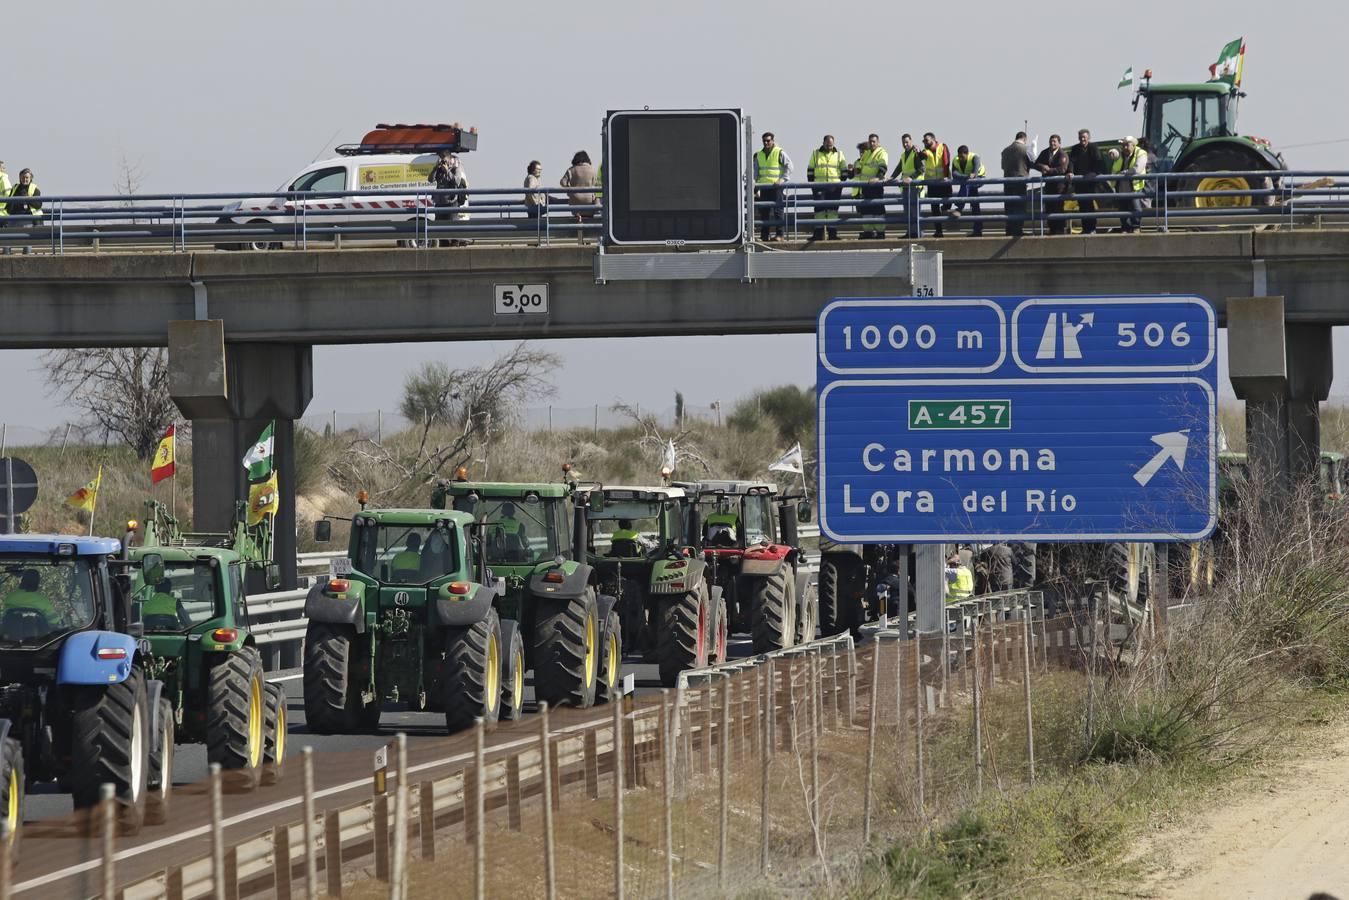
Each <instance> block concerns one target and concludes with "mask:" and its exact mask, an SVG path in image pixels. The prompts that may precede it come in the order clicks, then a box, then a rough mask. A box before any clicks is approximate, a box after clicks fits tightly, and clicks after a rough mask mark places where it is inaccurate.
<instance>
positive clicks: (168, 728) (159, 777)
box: [145, 697, 176, 825]
mask: <svg viewBox="0 0 1349 900" xmlns="http://www.w3.org/2000/svg"><path fill="white" fill-rule="evenodd" d="M175 736H176V735H175V725H174V721H173V704H172V703H170V702H169V701H168V700H166V699H165V698H163V697H160V698H159V734H158V735H156V736H155V737H157V738H158V740H157V741H156V742H155V743H156V744H157V746H156V747H155V748H154V749H153V750H151V751H150V773H149V775H148V776H147V778H146V787H147V788H149V794H148V796H147V797H146V798H145V824H146V825H163V824H164V823H165V822H166V821H168V818H169V794H170V792H171V791H172V790H173V742H174V740H175Z"/></svg>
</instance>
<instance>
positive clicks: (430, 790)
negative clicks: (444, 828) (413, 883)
mask: <svg viewBox="0 0 1349 900" xmlns="http://www.w3.org/2000/svg"><path fill="white" fill-rule="evenodd" d="M516 814H517V816H518V815H519V807H516ZM417 820H418V825H417V837H418V838H419V841H420V843H421V848H422V859H423V860H432V859H435V858H436V788H435V783H434V782H431V781H423V782H422V784H421V789H420V790H419V791H418V792H417ZM517 830H518V825H517Z"/></svg>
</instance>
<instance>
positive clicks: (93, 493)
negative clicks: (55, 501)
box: [66, 466, 103, 513]
mask: <svg viewBox="0 0 1349 900" xmlns="http://www.w3.org/2000/svg"><path fill="white" fill-rule="evenodd" d="M102 484H103V467H102V466H99V467H98V474H97V475H95V476H94V480H93V481H91V482H89V483H88V484H86V485H85V486H84V487H82V488H80V489H79V490H78V491H76V492H75V493H73V494H71V495H70V496H69V497H67V498H66V505H67V506H73V507H75V508H76V509H85V510H88V511H89V512H90V513H93V511H94V508H95V507H96V506H98V489H99V486H100V485H102Z"/></svg>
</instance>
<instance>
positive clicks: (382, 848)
mask: <svg viewBox="0 0 1349 900" xmlns="http://www.w3.org/2000/svg"><path fill="white" fill-rule="evenodd" d="M370 811H371V813H372V814H373V819H374V821H373V822H372V823H371V825H372V830H373V832H374V841H375V848H374V849H375V878H376V880H378V881H383V882H384V883H386V884H388V883H390V879H389V795H388V794H376V795H375V796H374V799H373V801H372V808H371V810H370ZM394 893H395V891H393V890H392V889H391V890H390V894H394Z"/></svg>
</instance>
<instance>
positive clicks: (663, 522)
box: [586, 486, 728, 687]
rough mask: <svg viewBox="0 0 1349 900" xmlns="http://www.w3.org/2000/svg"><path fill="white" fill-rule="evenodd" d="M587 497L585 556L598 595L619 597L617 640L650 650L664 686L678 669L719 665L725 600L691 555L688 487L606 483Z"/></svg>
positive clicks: (674, 679) (693, 551)
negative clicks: (619, 634)
mask: <svg viewBox="0 0 1349 900" xmlns="http://www.w3.org/2000/svg"><path fill="white" fill-rule="evenodd" d="M590 497H591V500H590V508H589V510H588V511H587V519H588V520H589V530H590V532H591V542H590V546H589V547H588V548H587V553H586V561H587V562H588V563H589V564H590V565H591V566H592V567H593V568H594V570H595V572H596V574H597V577H598V582H599V587H600V591H601V596H606V595H612V596H614V597H616V598H617V600H618V604H617V609H618V612H619V618H620V620H621V621H622V624H623V645H624V646H626V647H629V648H638V647H640V648H642V649H643V650H644V651H646V653H647V655H654V657H655V662H656V663H657V664H658V665H659V667H660V679H661V683H662V684H664V685H666V686H667V687H672V686H674V685H675V684H676V683H677V681H678V679H679V673H680V672H683V671H684V670H685V669H694V668H699V667H701V666H705V665H707V664H708V663H717V662H725V661H726V643H727V632H728V616H727V613H726V600H725V598H724V597H723V589H722V588H721V586H720V585H715V584H711V583H710V582H709V581H708V579H707V563H706V562H705V561H704V560H703V559H702V558H701V554H698V553H696V546H695V545H696V544H697V543H698V539H697V536H696V535H694V534H692V533H691V532H690V528H689V524H690V521H691V518H692V517H691V511H692V502H691V499H690V498H689V496H688V494H687V492H685V490H684V489H683V488H679V487H668V486H664V487H625V486H624V487H617V486H615V487H609V486H606V487H604V488H603V489H599V490H597V491H592V492H591V495H590ZM596 501H599V502H596Z"/></svg>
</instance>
